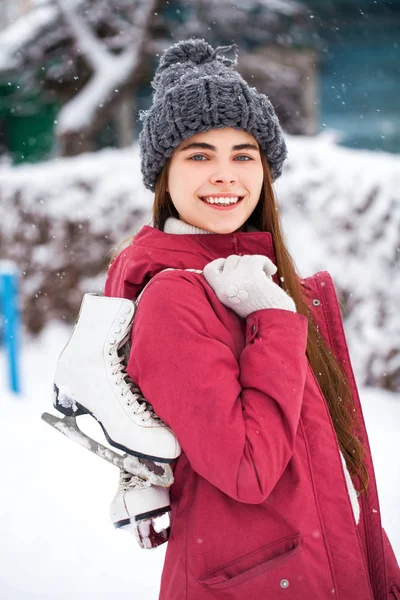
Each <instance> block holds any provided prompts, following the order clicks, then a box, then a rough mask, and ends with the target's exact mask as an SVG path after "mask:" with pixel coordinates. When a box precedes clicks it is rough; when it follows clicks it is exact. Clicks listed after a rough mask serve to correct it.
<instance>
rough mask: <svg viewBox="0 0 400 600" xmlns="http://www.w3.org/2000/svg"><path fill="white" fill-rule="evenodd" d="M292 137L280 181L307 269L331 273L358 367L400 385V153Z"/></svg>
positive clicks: (289, 228)
mask: <svg viewBox="0 0 400 600" xmlns="http://www.w3.org/2000/svg"><path fill="white" fill-rule="evenodd" d="M334 138H335V135H334V134H333V133H332V134H330V133H328V132H327V133H326V134H325V135H323V134H321V135H319V136H317V137H310V138H306V137H301V138H300V137H290V138H289V144H288V145H289V158H288V160H287V166H286V169H285V170H284V175H283V176H282V177H281V179H280V180H279V181H278V182H277V186H276V188H277V194H278V199H280V202H281V205H282V213H283V219H282V220H283V223H284V226H285V231H286V235H287V240H288V243H289V248H290V249H291V251H292V254H293V255H294V257H295V259H296V261H297V264H298V267H299V269H300V271H301V273H302V275H310V274H311V273H314V272H315V271H318V270H327V271H329V272H330V273H331V275H332V277H333V279H334V282H335V285H336V289H337V292H338V295H339V299H340V302H341V305H342V310H343V316H344V318H345V329H346V333H347V337H348V341H349V345H350V353H351V356H352V360H353V364H354V367H355V371H356V374H357V375H358V377H359V379H360V380H362V381H363V382H364V383H367V384H371V385H378V386H382V387H385V388H388V389H392V390H395V389H397V390H398V389H400V312H399V308H400V156H397V155H393V154H387V153H383V152H382V153H378V152H371V151H367V150H351V149H348V148H344V147H340V146H337V145H336V144H335V139H334Z"/></svg>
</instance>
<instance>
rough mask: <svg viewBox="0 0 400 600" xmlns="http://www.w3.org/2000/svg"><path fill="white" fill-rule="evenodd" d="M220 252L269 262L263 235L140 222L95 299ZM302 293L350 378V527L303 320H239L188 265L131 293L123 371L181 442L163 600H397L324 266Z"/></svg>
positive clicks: (287, 316)
mask: <svg viewBox="0 0 400 600" xmlns="http://www.w3.org/2000/svg"><path fill="white" fill-rule="evenodd" d="M231 254H236V255H244V254H263V255H266V256H268V257H269V258H270V259H271V260H272V261H273V262H275V258H274V252H273V244H272V239H271V235H270V234H269V233H264V232H241V233H232V234H225V235H218V234H209V235H203V234H187V235H176V234H168V233H164V232H162V231H159V230H157V229H155V228H152V227H149V226H145V227H143V228H142V229H141V230H140V232H139V233H138V234H137V236H136V237H135V239H134V241H133V243H132V244H131V245H130V246H129V247H128V248H127V249H125V250H124V251H122V253H121V254H120V255H119V256H118V257H117V259H116V260H115V261H114V263H113V264H112V266H111V267H110V270H109V275H108V279H107V284H106V295H109V296H123V297H126V298H131V299H133V298H136V297H137V295H138V293H139V292H140V290H141V289H142V288H143V287H144V285H145V284H146V283H147V282H148V281H149V280H151V279H152V278H153V277H154V276H155V275H156V274H157V273H159V272H160V271H161V270H163V269H165V268H167V267H174V268H177V269H185V268H192V269H203V268H204V266H205V265H206V264H207V263H208V262H210V261H212V260H214V259H215V258H219V257H227V256H229V255H231ZM303 286H304V289H305V291H306V293H307V294H308V296H309V299H310V304H311V306H312V309H313V311H314V314H315V318H316V319H317V322H318V324H319V328H320V331H321V333H322V334H323V335H324V337H325V339H326V340H327V342H328V343H329V344H330V346H331V349H332V350H333V351H334V352H335V353H336V355H337V356H338V358H339V359H340V361H341V363H342V364H343V366H344V368H345V370H346V373H347V375H348V377H349V381H350V383H351V386H352V390H353V394H354V401H355V406H356V410H357V413H358V416H359V418H360V422H361V430H360V432H359V433H360V439H361V440H363V441H364V443H365V445H366V448H367V451H368V452H367V454H368V465H367V466H368V471H369V476H370V484H369V494H368V497H366V496H365V494H361V496H359V500H360V509H361V516H360V524H359V526H358V527H357V525H356V523H355V520H354V516H353V511H352V507H351V503H350V498H349V495H348V491H347V486H346V481H345V476H344V472H343V468H342V464H341V458H340V453H339V446H338V443H337V438H336V434H335V431H334V428H333V425H332V420H331V417H330V414H329V411H328V408H327V405H326V402H325V400H324V398H323V396H322V394H321V391H320V387H319V385H318V382H317V380H316V378H315V376H314V374H313V372H312V370H311V368H310V366H309V364H308V361H307V359H306V356H305V349H306V340H307V319H306V317H304V316H302V315H300V314H297V313H292V312H289V311H285V310H279V309H265V310H259V311H257V312H254V313H252V314H251V315H250V316H249V317H248V318H247V319H246V320H244V319H241V318H240V317H238V316H237V315H236V314H235V313H234V312H233V311H231V310H230V309H228V308H226V307H225V306H224V305H223V304H222V303H221V302H220V301H219V300H218V298H217V297H216V295H215V294H214V292H213V290H212V289H211V287H210V286H209V285H208V284H207V282H206V281H205V279H204V277H203V276H202V275H201V274H197V273H192V272H185V271H167V272H165V273H161V274H160V275H158V276H157V277H155V278H154V280H153V281H151V283H150V284H149V285H148V287H147V288H146V290H145V292H144V293H143V296H142V298H141V300H140V303H139V308H138V310H137V313H136V316H135V321H134V326H133V330H132V334H133V335H132V349H131V355H130V360H129V365H128V372H129V374H130V376H131V377H132V379H133V380H134V381H135V383H137V384H138V385H139V387H140V389H141V390H142V392H143V394H144V396H145V397H146V398H147V399H148V401H149V402H150V403H151V404H152V405H153V407H154V409H155V411H156V412H157V413H158V415H159V416H160V417H161V418H162V419H164V421H165V422H166V423H168V424H169V425H170V427H171V428H172V430H173V431H174V433H175V434H176V436H177V438H178V440H179V442H180V444H181V446H182V454H181V456H180V457H179V459H178V461H177V464H176V467H175V473H174V474H175V483H174V485H173V486H172V489H171V508H172V511H171V535H170V540H169V542H168V547H167V552H166V559H165V564H164V570H163V574H162V582H161V592H160V599H161V600H209V599H211V598H216V599H221V600H259V599H262V598H265V599H271V600H272V599H273V600H275V599H276V600H278V599H281V598H282V599H283V600H327V599H335V600H339V599H340V600H356V599H358V598H359V599H360V600H361V599H362V600H388V599H390V600H395V599H396V600H400V572H399V567H398V565H397V562H396V558H395V556H394V553H393V551H392V548H391V546H390V543H389V540H388V538H387V536H386V534H385V532H384V530H383V529H382V526H381V519H380V510H379V502H378V495H377V489H376V482H375V476H374V470H373V465H372V460H371V453H370V448H369V445H368V439H367V432H366V429H365V425H364V420H363V417H362V411H361V406H360V401H359V397H358V393H357V389H356V384H355V380H354V376H353V372H352V368H351V365H350V359H349V355H348V350H347V345H346V341H345V336H344V332H343V327H342V320H341V316H340V311H339V307H338V303H337V299H336V295H335V291H334V287H333V284H332V281H331V279H330V277H329V275H328V273H326V272H321V273H317V274H316V275H315V276H314V277H310V278H308V279H306V280H304V282H303ZM313 300H314V302H313Z"/></svg>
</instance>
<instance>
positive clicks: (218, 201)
mask: <svg viewBox="0 0 400 600" xmlns="http://www.w3.org/2000/svg"><path fill="white" fill-rule="evenodd" d="M231 198H234V199H235V200H231V199H230V198H217V197H216V198H209V199H208V200H207V199H206V198H202V197H201V196H200V200H201V201H202V202H204V204H208V205H209V206H214V207H219V208H227V207H232V206H236V205H237V204H240V203H241V201H242V200H243V198H244V196H232V197H231ZM236 198H238V200H236Z"/></svg>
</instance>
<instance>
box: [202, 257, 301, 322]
mask: <svg viewBox="0 0 400 600" xmlns="http://www.w3.org/2000/svg"><path fill="white" fill-rule="evenodd" d="M276 271H277V267H276V266H275V265H274V263H273V262H272V261H271V260H270V259H269V258H268V257H267V256H262V255H260V254H251V255H246V256H236V255H235V254H232V255H231V256H228V258H217V259H216V260H213V261H212V262H210V263H208V264H207V265H206V266H205V267H204V270H203V273H204V277H205V279H206V281H207V283H208V284H209V285H210V286H211V287H212V289H213V290H214V292H215V293H216V295H217V296H218V298H219V299H220V300H221V302H222V304H224V305H225V306H227V307H228V308H230V309H232V310H233V311H235V313H236V314H238V315H239V316H240V317H247V316H248V315H249V314H250V313H252V312H255V311H256V310H261V309H264V308H281V309H284V310H290V311H292V312H296V305H295V303H294V301H293V300H292V298H291V297H290V296H288V294H287V293H286V292H285V291H284V290H283V289H282V288H280V287H279V285H277V284H276V283H275V282H274V281H272V275H274V273H276Z"/></svg>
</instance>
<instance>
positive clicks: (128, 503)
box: [110, 469, 171, 548]
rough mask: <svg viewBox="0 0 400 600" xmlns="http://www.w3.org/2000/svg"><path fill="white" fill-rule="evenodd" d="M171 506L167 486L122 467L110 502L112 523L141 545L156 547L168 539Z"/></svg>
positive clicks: (142, 546) (143, 546)
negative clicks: (159, 484) (133, 537)
mask: <svg viewBox="0 0 400 600" xmlns="http://www.w3.org/2000/svg"><path fill="white" fill-rule="evenodd" d="M170 510H171V508H170V505H169V491H168V490H167V489H165V488H163V487H159V486H155V485H150V484H149V483H148V482H147V481H144V480H143V479H141V478H140V477H137V476H135V475H131V474H130V473H127V472H126V471H125V470H123V469H121V471H120V479H119V486H118V491H117V493H116V495H115V497H114V499H113V501H112V503H111V506H110V517H111V521H112V523H113V525H114V527H116V528H119V529H123V530H124V531H128V532H130V533H132V534H133V535H135V537H136V538H137V540H138V542H139V545H140V547H141V548H155V547H157V546H159V545H160V544H164V542H167V541H168V537H169V532H170V526H169V511H170Z"/></svg>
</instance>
